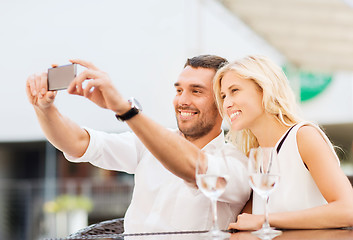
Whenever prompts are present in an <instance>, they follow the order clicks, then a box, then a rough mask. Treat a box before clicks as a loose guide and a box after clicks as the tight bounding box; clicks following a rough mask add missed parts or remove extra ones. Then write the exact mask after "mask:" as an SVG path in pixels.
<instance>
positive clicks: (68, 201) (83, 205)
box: [44, 195, 93, 213]
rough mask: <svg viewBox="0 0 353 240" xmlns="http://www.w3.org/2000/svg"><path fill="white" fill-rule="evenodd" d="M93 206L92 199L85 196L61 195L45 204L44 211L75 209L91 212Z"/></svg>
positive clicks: (53, 211)
mask: <svg viewBox="0 0 353 240" xmlns="http://www.w3.org/2000/svg"><path fill="white" fill-rule="evenodd" d="M92 208H93V203H92V201H91V200H90V199H89V198H87V197H84V196H72V195H60V196H58V197H57V198H56V199H55V200H54V201H49V202H46V203H45V204H44V211H45V212H50V213H55V212H61V211H74V210H84V211H86V212H89V211H91V210H92Z"/></svg>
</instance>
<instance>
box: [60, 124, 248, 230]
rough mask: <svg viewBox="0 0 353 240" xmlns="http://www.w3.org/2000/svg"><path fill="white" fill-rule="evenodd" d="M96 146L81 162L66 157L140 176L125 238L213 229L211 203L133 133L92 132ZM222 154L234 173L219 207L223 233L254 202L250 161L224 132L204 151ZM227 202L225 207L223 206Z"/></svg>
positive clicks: (90, 148) (127, 213)
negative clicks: (220, 152) (163, 162)
mask: <svg viewBox="0 0 353 240" xmlns="http://www.w3.org/2000/svg"><path fill="white" fill-rule="evenodd" d="M86 130H87V131H88V133H89V134H90V143H89V146H88V148H87V151H86V153H85V154H84V155H83V156H82V157H81V158H73V157H71V156H68V155H67V154H65V157H66V158H67V159H68V160H69V161H72V162H90V163H91V164H93V165H95V166H98V167H100V168H104V169H109V170H117V171H124V172H127V173H131V174H135V187H134V191H133V195H132V200H131V203H130V206H129V207H128V210H127V212H126V214H125V221H124V228H125V233H138V232H160V231H181V230H206V229H209V228H210V226H211V225H212V209H211V203H210V200H209V199H208V198H207V197H205V196H204V195H203V194H202V193H201V191H200V190H198V189H197V188H196V187H194V186H193V185H192V184H188V183H186V182H185V181H184V180H183V179H181V178H179V177H177V176H175V175H174V174H172V173H171V172H169V171H168V170H167V169H166V168H164V166H163V165H162V164H161V163H160V162H159V161H158V160H157V159H156V158H155V157H154V156H153V155H152V154H151V153H150V152H149V151H148V150H147V149H146V147H145V146H144V145H143V144H142V143H141V142H140V140H139V139H138V138H137V137H136V135H134V134H133V133H131V132H125V133H121V134H108V133H105V132H100V131H95V130H92V129H86ZM214 148H218V149H222V150H223V152H224V154H225V156H226V157H227V160H228V166H229V169H230V171H231V173H232V174H231V177H230V181H229V183H228V185H227V188H226V191H225V192H224V194H223V195H222V196H221V198H220V202H218V221H219V227H220V228H221V229H226V228H227V227H228V224H229V223H230V222H234V221H235V217H236V216H237V215H238V214H239V212H240V211H241V210H242V208H243V206H244V205H245V203H246V202H247V200H248V199H249V196H250V192H251V190H250V187H249V184H248V176H247V173H246V168H245V165H244V163H245V162H246V159H247V158H246V157H245V156H244V155H243V154H242V153H240V151H238V150H237V149H235V147H234V146H232V145H231V144H225V143H224V135H223V132H222V133H221V134H220V135H219V136H218V137H216V138H215V139H213V141H211V142H210V143H209V144H208V145H206V146H205V147H204V150H205V151H206V152H207V149H214ZM221 201H222V202H221Z"/></svg>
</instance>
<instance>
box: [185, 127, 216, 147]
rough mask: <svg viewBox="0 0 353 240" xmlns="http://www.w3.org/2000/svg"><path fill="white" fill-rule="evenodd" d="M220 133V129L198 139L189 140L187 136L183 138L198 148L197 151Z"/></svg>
mask: <svg viewBox="0 0 353 240" xmlns="http://www.w3.org/2000/svg"><path fill="white" fill-rule="evenodd" d="M221 132H222V129H214V130H212V131H211V132H209V133H208V134H206V135H205V136H203V137H199V138H190V137H187V136H184V137H185V138H186V139H187V140H188V141H189V142H191V143H193V144H194V145H195V146H196V147H198V148H199V149H202V148H203V147H204V146H206V145H207V144H208V143H209V142H211V141H212V140H213V139H215V138H216V137H218V136H219V134H220V133H221Z"/></svg>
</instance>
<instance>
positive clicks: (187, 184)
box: [27, 55, 250, 233]
mask: <svg viewBox="0 0 353 240" xmlns="http://www.w3.org/2000/svg"><path fill="white" fill-rule="evenodd" d="M71 62H73V63H77V64H80V65H82V66H84V67H86V68H87V69H86V70H85V71H83V72H82V73H81V74H80V75H78V76H77V77H76V78H75V79H74V81H73V82H72V83H71V85H70V86H69V88H68V92H69V93H70V94H76V95H80V96H84V97H86V98H88V99H89V100H91V101H93V102H94V103H96V104H97V105H98V106H100V107H103V108H107V109H110V110H112V111H113V112H114V113H115V114H116V116H117V118H118V119H120V120H124V121H126V123H127V124H128V125H129V127H130V128H131V129H132V130H133V132H134V134H133V133H130V132H126V133H121V134H108V133H105V132H99V131H95V130H92V129H82V128H81V127H80V126H78V125H77V124H76V123H74V122H72V121H71V120H69V119H68V118H66V117H64V116H63V115H61V114H60V112H59V111H58V109H57V108H56V107H55V105H54V104H53V102H54V99H55V95H56V93H55V92H51V91H47V83H46V81H47V76H46V73H43V74H41V75H32V76H30V77H29V78H28V80H27V95H28V97H29V101H30V102H31V103H32V104H33V106H34V109H35V112H36V114H37V117H38V120H39V123H40V125H41V127H42V129H43V131H44V133H45V135H46V137H47V138H48V140H49V141H50V142H51V143H52V144H53V145H54V146H55V147H56V148H58V149H59V150H61V151H63V152H64V153H65V156H66V158H67V159H68V160H70V161H73V162H90V163H92V164H93V165H96V166H98V167H101V168H105V169H110V170H117V171H125V172H128V173H133V174H135V187H134V192H133V197H132V200H131V204H130V206H129V208H128V210H127V212H126V215H125V223H124V227H125V232H126V233H136V232H152V231H180V230H205V229H208V228H209V227H210V226H211V223H212V217H211V216H212V212H211V204H210V201H209V199H207V198H206V197H205V196H204V195H203V194H202V193H201V192H200V191H199V190H198V189H197V187H196V184H195V161H196V159H197V158H198V157H200V154H201V153H200V149H202V150H203V151H205V152H207V151H209V150H212V149H222V150H223V152H224V154H225V155H226V156H227V159H228V161H229V163H228V164H229V168H230V171H231V178H230V181H229V184H228V186H227V189H226V191H225V193H224V194H223V195H222V196H221V198H220V202H219V203H218V221H219V225H220V227H221V228H227V226H228V224H229V223H230V222H232V221H235V217H236V215H237V214H238V213H239V212H240V211H241V209H242V208H243V206H244V204H245V203H246V201H247V200H248V199H249V195H250V187H249V185H248V179H247V174H246V170H245V167H244V165H243V163H242V162H241V161H243V160H245V158H244V156H243V155H242V154H241V153H240V152H239V151H237V150H236V149H234V147H232V146H231V145H226V144H225V143H224V136H223V132H222V130H221V123H222V119H221V117H220V115H219V113H218V110H217V107H216V105H215V101H214V98H213V90H212V79H213V77H214V75H215V73H216V70H217V69H218V68H219V67H220V66H221V65H222V64H224V63H225V62H226V60H225V59H223V58H220V57H217V56H212V55H201V56H197V57H194V58H192V59H189V60H188V61H187V63H186V64H185V67H184V69H183V71H182V72H181V74H180V76H179V78H178V81H177V82H176V83H175V88H176V96H175V98H174V101H173V103H174V107H175V113H176V118H177V123H178V128H179V131H177V130H176V131H170V130H167V129H165V128H163V127H161V126H160V125H159V124H157V123H155V122H153V121H152V120H150V119H149V118H147V117H146V116H145V115H144V114H143V113H141V112H140V111H139V109H138V107H135V105H138V103H136V101H135V100H134V99H132V100H130V102H129V101H126V100H125V99H123V98H122V96H121V95H120V93H119V92H118V91H117V89H116V88H115V87H114V86H113V84H112V82H111V80H110V78H109V76H108V75H107V74H106V73H104V72H102V71H101V70H99V69H98V68H97V67H95V66H94V65H93V64H91V63H89V62H86V61H83V60H72V61H71ZM87 79H92V80H91V81H88V82H87V85H86V87H82V83H83V82H84V81H86V80H87ZM191 143H192V144H191ZM146 148H147V149H148V150H147V149H146ZM157 159H158V160H157Z"/></svg>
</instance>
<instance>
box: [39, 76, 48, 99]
mask: <svg viewBox="0 0 353 240" xmlns="http://www.w3.org/2000/svg"><path fill="white" fill-rule="evenodd" d="M47 91H48V74H47V73H46V72H43V73H42V74H41V75H40V92H41V94H43V95H44V94H46V93H47Z"/></svg>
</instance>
